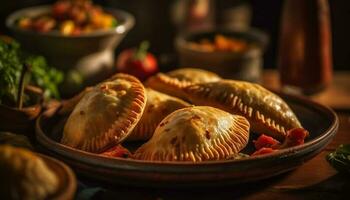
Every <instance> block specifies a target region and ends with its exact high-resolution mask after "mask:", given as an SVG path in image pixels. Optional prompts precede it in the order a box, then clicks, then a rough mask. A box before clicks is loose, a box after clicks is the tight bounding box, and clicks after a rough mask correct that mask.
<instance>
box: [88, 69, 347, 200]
mask: <svg viewBox="0 0 350 200" xmlns="http://www.w3.org/2000/svg"><path fill="white" fill-rule="evenodd" d="M263 84H265V86H267V87H269V88H274V89H278V88H279V85H278V79H277V73H276V72H275V71H266V72H265V74H264V82H263ZM339 84H345V85H339ZM346 87H347V89H344V88H346ZM349 87H350V73H345V74H344V73H340V74H336V75H335V79H334V82H333V84H332V85H331V86H330V87H329V88H328V89H327V90H326V91H324V92H322V93H320V94H317V95H315V96H311V97H310V98H312V99H314V100H316V101H319V102H320V103H324V104H326V105H330V106H332V107H335V108H336V109H337V110H338V111H337V114H338V117H339V119H340V126H339V131H338V134H337V135H336V137H335V139H334V140H333V141H332V142H331V143H330V144H329V145H328V146H327V147H326V148H325V149H324V150H323V151H322V152H321V153H320V154H319V155H317V156H316V157H315V158H313V159H312V160H310V161H308V162H306V163H305V164H304V165H302V166H301V167H299V168H298V169H296V170H294V171H292V172H289V173H286V174H283V175H280V176H277V177H274V178H272V179H268V180H264V181H260V182H256V183H249V184H243V185H238V186H231V187H217V188H192V189H186V190H175V189H173V190H171V189H170V190H169V189H166V190H164V189H163V190H161V189H149V188H131V187H125V186H120V187H118V189H113V190H107V191H103V192H99V193H97V194H96V196H95V197H98V198H99V199H111V198H114V199H201V200H203V199H263V200H265V199H276V200H277V199H283V200H287V199H350V176H347V175H343V174H338V173H337V171H335V170H334V169H333V168H332V167H331V166H330V165H329V164H328V163H327V161H326V160H325V156H326V155H327V154H328V153H330V152H331V151H334V150H335V149H336V148H337V147H338V146H339V145H340V144H342V143H350V98H349V96H350V91H349ZM332 99H333V100H332ZM113 188H115V187H113Z"/></svg>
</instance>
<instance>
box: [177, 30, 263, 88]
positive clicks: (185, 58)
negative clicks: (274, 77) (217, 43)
mask: <svg viewBox="0 0 350 200" xmlns="http://www.w3.org/2000/svg"><path fill="white" fill-rule="evenodd" d="M218 34H219V35H224V36H226V37H231V38H237V39H243V40H245V41H247V42H248V43H249V44H254V45H252V46H251V47H249V48H248V49H247V50H245V51H242V52H229V51H205V50H200V49H197V48H193V47H191V45H189V42H196V41H199V40H200V39H209V40H212V39H213V38H214V37H215V35H218ZM267 43H268V37H267V35H266V34H264V33H263V32H261V31H259V30H257V29H249V30H246V31H236V30H228V29H223V30H205V31H198V32H190V33H184V34H181V35H179V36H178V37H177V38H176V40H175V46H176V49H177V51H178V54H179V59H180V65H181V66H184V67H198V68H202V69H205V70H209V71H214V72H216V73H217V74H219V75H220V76H222V77H224V78H230V79H237V80H245V81H251V82H260V78H261V71H262V65H263V58H262V55H263V52H264V49H265V47H266V46H267Z"/></svg>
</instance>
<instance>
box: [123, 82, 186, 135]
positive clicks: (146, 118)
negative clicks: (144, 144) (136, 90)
mask: <svg viewBox="0 0 350 200" xmlns="http://www.w3.org/2000/svg"><path fill="white" fill-rule="evenodd" d="M146 94H147V103H146V108H145V111H144V112H143V115H142V117H141V119H140V121H139V122H138V124H137V125H136V127H135V128H134V130H133V131H132V133H131V134H130V135H129V136H128V138H127V140H148V139H149V138H151V137H152V135H153V132H154V130H155V129H156V127H157V125H158V124H159V122H160V121H162V119H164V117H166V116H167V115H169V114H170V113H172V112H173V111H175V110H178V109H180V108H185V107H188V106H190V104H189V103H187V102H185V101H183V100H181V99H179V98H176V97H172V96H169V95H166V94H163V93H161V92H157V91H155V90H152V89H150V88H146Z"/></svg>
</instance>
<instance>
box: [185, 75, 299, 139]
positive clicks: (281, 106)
mask: <svg viewBox="0 0 350 200" xmlns="http://www.w3.org/2000/svg"><path fill="white" fill-rule="evenodd" d="M184 91H185V93H186V97H187V98H188V99H189V100H190V102H192V103H194V104H195V105H206V106H213V107H217V108H220V109H223V110H225V111H227V112H230V113H233V114H239V115H242V116H244V117H246V118H247V119H248V120H249V122H250V125H251V128H252V131H253V132H256V133H259V134H263V133H264V134H268V135H270V136H272V137H274V138H276V139H278V140H281V141H283V140H284V138H285V135H286V131H288V130H289V129H292V128H297V127H301V124H300V122H299V121H298V119H297V117H296V116H295V114H294V113H293V111H292V110H291V109H290V108H289V106H288V105H287V104H286V103H285V102H284V101H283V100H282V99H281V98H280V97H279V96H277V95H276V94H274V93H272V92H270V91H268V90H267V89H265V88H263V87H262V86H260V85H257V84H253V83H248V82H243V81H234V80H221V81H217V82H212V83H202V84H195V85H191V86H188V87H187V88H185V89H184Z"/></svg>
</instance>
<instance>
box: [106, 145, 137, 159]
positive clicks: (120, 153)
mask: <svg viewBox="0 0 350 200" xmlns="http://www.w3.org/2000/svg"><path fill="white" fill-rule="evenodd" d="M101 155H104V156H108V157H117V158H128V157H129V156H130V152H129V150H127V149H126V148H124V147H123V146H121V145H117V146H114V147H112V148H110V149H108V150H107V151H105V152H103V153H101Z"/></svg>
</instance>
